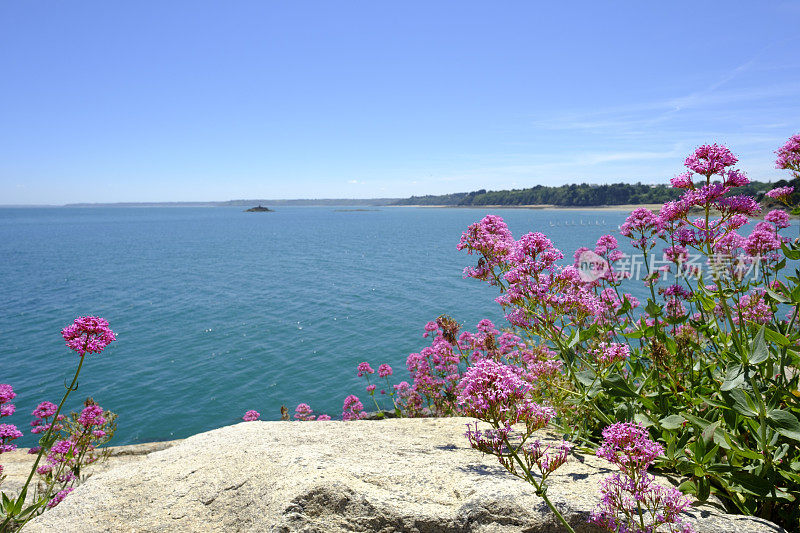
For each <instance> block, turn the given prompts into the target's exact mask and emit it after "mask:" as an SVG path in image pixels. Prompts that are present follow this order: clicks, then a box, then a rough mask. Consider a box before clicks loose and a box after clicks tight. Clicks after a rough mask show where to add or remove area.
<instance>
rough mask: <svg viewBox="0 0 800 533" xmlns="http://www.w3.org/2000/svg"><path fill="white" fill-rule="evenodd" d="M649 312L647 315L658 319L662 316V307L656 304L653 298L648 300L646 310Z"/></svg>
mask: <svg viewBox="0 0 800 533" xmlns="http://www.w3.org/2000/svg"><path fill="white" fill-rule="evenodd" d="M644 310H645V311H647V314H648V315H650V316H652V317H656V316H659V315H661V306H660V305H658V304H657V303H655V302H654V301H653V300H652V298H648V299H647V306H646V307H645V308H644Z"/></svg>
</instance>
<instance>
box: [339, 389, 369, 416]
mask: <svg viewBox="0 0 800 533" xmlns="http://www.w3.org/2000/svg"><path fill="white" fill-rule="evenodd" d="M366 417H367V413H365V412H364V404H362V403H361V400H359V399H358V396H355V395H353V394H351V395H349V396H348V397H347V398H345V399H344V406H343V407H342V420H345V421H350V420H362V419H364V418H366Z"/></svg>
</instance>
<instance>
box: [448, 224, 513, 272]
mask: <svg viewBox="0 0 800 533" xmlns="http://www.w3.org/2000/svg"><path fill="white" fill-rule="evenodd" d="M513 246H514V239H513V238H512V237H511V232H510V231H509V229H508V226H506V224H505V222H503V219H502V218H501V217H499V216H495V215H487V216H485V217H484V218H483V219H482V220H481V221H480V222H477V223H475V224H472V225H471V226H469V228H467V231H466V232H464V234H463V235H462V236H461V242H459V243H458V249H459V250H467V253H469V254H472V253H473V252H478V253H480V254H481V255H482V256H483V257H482V260H481V261H479V262H478V266H477V267H475V268H473V267H467V268H465V269H464V277H472V278H477V279H482V280H486V281H489V282H490V283H492V284H495V283H496V281H494V280H490V279H489V275H490V274H491V273H492V268H493V267H494V266H496V265H499V264H500V263H501V262H503V261H505V259H506V257H508V255H509V254H510V253H511V250H512V248H513Z"/></svg>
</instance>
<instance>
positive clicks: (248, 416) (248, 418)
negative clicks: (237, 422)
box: [242, 409, 261, 422]
mask: <svg viewBox="0 0 800 533" xmlns="http://www.w3.org/2000/svg"><path fill="white" fill-rule="evenodd" d="M259 418H261V413H259V412H258V411H254V410H252V409H251V410H249V411H247V412H246V413H245V414H244V416H243V417H242V420H244V421H245V422H255V421H256V420H258V419H259Z"/></svg>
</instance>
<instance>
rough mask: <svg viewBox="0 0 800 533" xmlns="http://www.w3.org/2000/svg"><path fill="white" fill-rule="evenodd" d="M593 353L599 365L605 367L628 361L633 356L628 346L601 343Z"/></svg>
mask: <svg viewBox="0 0 800 533" xmlns="http://www.w3.org/2000/svg"><path fill="white" fill-rule="evenodd" d="M591 353H592V355H593V356H594V357H595V359H596V360H597V362H598V363H600V364H601V365H604V366H610V365H613V364H614V363H618V362H621V361H627V359H628V358H629V357H630V356H631V349H630V347H629V346H628V345H627V344H619V343H616V342H601V343H600V344H599V345H598V347H597V348H596V349H594V350H592V351H591Z"/></svg>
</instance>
